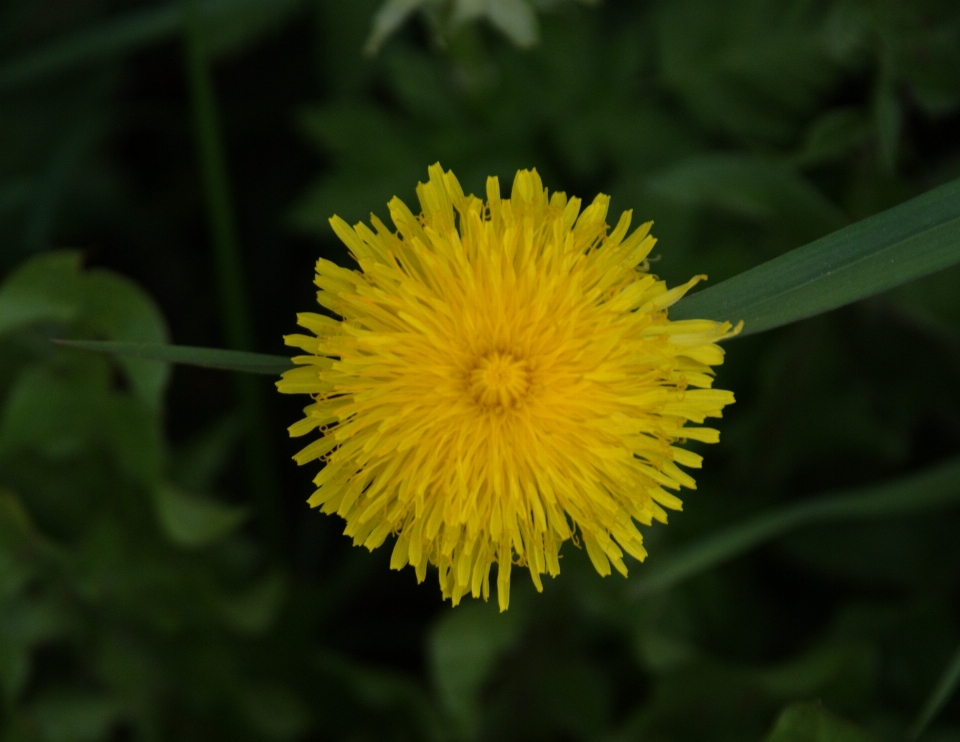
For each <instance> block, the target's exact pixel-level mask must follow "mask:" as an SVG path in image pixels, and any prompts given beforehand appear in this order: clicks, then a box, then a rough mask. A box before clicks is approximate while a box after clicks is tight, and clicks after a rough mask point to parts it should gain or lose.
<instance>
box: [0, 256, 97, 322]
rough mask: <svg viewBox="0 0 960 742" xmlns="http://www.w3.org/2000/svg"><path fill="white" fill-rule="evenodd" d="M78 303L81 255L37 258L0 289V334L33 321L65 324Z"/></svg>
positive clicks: (14, 273)
mask: <svg viewBox="0 0 960 742" xmlns="http://www.w3.org/2000/svg"><path fill="white" fill-rule="evenodd" d="M80 302H81V289H80V254H79V253H76V252H54V253H47V254H45V255H41V256H39V257H36V258H34V259H33V260H30V261H28V262H27V263H25V264H24V265H23V266H21V267H20V268H18V269H17V270H16V271H14V272H13V273H12V274H11V275H10V276H9V277H8V278H7V280H6V281H4V283H3V285H2V286H0V334H2V333H4V332H7V331H9V330H14V329H16V328H18V327H23V326H25V325H28V324H32V323H34V322H43V321H56V322H68V321H69V320H71V319H73V317H74V316H75V315H76V313H77V310H78V309H79V306H80Z"/></svg>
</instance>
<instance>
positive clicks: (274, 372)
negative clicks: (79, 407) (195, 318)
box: [54, 340, 293, 376]
mask: <svg viewBox="0 0 960 742" xmlns="http://www.w3.org/2000/svg"><path fill="white" fill-rule="evenodd" d="M54 342H55V343H56V344H57V345H64V346H66V347H68V348H81V349H83V350H93V351H96V352H98V353H111V354H113V355H118V356H125V357H131V358H140V359H143V360H148V361H165V362H166V363H182V364H184V365H187V366H201V367H203V368H216V369H221V370H223V371H242V372H244V373H250V374H265V375H267V376H279V375H280V374H282V373H283V372H284V371H289V370H290V369H291V368H293V363H291V362H290V359H289V358H286V357H285V356H272V355H267V354H266V353H246V352H244V351H239V350H222V349H220V348H196V347H189V346H185V345H160V344H158V343H117V342H112V341H106V340H55V341H54Z"/></svg>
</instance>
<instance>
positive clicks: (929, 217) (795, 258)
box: [670, 179, 960, 335]
mask: <svg viewBox="0 0 960 742" xmlns="http://www.w3.org/2000/svg"><path fill="white" fill-rule="evenodd" d="M958 262H960V179H957V180H954V181H952V182H950V183H947V184H946V185H943V186H940V187H939V188H935V189H933V190H932V191H929V192H927V193H925V194H923V195H922V196H918V197H917V198H914V199H912V200H910V201H907V202H906V203H903V204H900V205H899V206H895V207H894V208H892V209H888V210H886V211H884V212H881V213H879V214H876V215H875V216H871V217H869V218H867V219H864V220H862V221H859V222H857V223H856V224H851V225H850V226H848V227H844V228H843V229H841V230H838V231H837V232H834V233H833V234H830V235H827V236H826V237H823V238H821V239H819V240H816V241H815V242H811V243H810V244H808V245H805V246H804V247H800V248H797V249H796V250H793V251H791V252H788V253H787V254H786V255H781V256H780V257H779V258H775V259H773V260H770V261H768V262H766V263H763V264H762V265H759V266H757V267H756V268H751V269H750V270H748V271H745V272H744V273H741V274H740V275H738V276H734V277H733V278H731V279H729V280H727V281H724V282H723V283H720V284H718V285H716V286H714V287H712V288H709V289H706V290H704V291H701V292H699V293H696V294H694V295H692V296H688V297H686V298H684V299H682V300H681V301H680V302H678V303H677V304H676V305H675V306H674V307H672V308H671V309H670V318H671V319H693V318H697V317H703V318H707V319H716V320H728V321H731V322H738V321H740V320H743V322H744V328H743V332H742V333H741V335H750V334H752V333H755V332H763V331H764V330H771V329H773V328H775V327H780V326H781V325H786V324H789V323H790V322H796V321H797V320H801V319H805V318H806V317H812V316H814V315H816V314H820V313H821V312H828V311H830V310H831V309H836V308H837V307H841V306H843V305H845V304H849V303H851V302H855V301H857V300H859V299H865V298H866V297H868V296H872V295H873V294H877V293H880V292H881V291H886V290H887V289H890V288H893V287H894V286H898V285H900V284H902V283H906V282H908V281H912V280H914V279H916V278H920V277H921V276H925V275H927V274H929V273H933V272H934V271H938V270H941V269H943V268H947V267H949V266H951V265H953V264H955V263H958Z"/></svg>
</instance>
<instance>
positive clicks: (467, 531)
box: [277, 165, 740, 610]
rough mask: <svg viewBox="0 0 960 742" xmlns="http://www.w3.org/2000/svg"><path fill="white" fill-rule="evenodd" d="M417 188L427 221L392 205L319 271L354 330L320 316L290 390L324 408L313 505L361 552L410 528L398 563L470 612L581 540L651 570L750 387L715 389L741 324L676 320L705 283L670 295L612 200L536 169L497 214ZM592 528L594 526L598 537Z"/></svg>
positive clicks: (640, 232) (494, 197) (555, 562)
mask: <svg viewBox="0 0 960 742" xmlns="http://www.w3.org/2000/svg"><path fill="white" fill-rule="evenodd" d="M429 176H430V177H429V182H427V183H425V184H424V183H421V184H420V185H419V186H418V188H417V195H418V196H419V198H420V205H421V208H422V213H421V214H420V215H419V216H416V215H414V214H413V213H412V212H411V211H410V209H409V208H408V207H407V206H406V205H405V204H404V203H403V202H402V201H400V200H399V199H397V198H394V199H393V200H392V201H391V202H390V203H389V209H390V216H391V218H392V220H393V223H394V225H395V227H396V231H392V230H390V229H389V228H388V227H387V226H386V225H384V224H383V223H382V222H381V221H379V220H378V219H377V218H376V217H375V216H371V223H372V227H373V228H372V229H371V228H370V227H368V226H366V225H365V224H362V223H361V224H357V225H356V226H355V227H353V228H351V227H350V226H349V225H347V224H346V223H345V222H344V221H343V220H342V219H339V218H338V217H334V218H333V219H331V224H332V226H333V229H334V231H335V232H336V233H337V235H338V236H339V237H340V239H341V240H343V242H344V243H345V244H346V245H347V247H348V248H349V249H350V251H351V253H352V254H353V257H354V258H355V259H356V261H357V263H358V264H359V270H348V269H346V268H341V267H339V266H337V265H335V264H334V263H331V262H330V261H328V260H323V259H321V260H319V261H318V262H317V278H316V284H317V286H318V287H319V288H320V291H319V293H318V294H317V299H318V301H319V303H320V305H321V306H322V307H324V308H325V309H326V310H328V312H329V313H330V314H332V315H335V317H336V318H334V317H331V316H328V315H326V314H313V313H307V314H300V315H298V321H299V324H300V325H301V326H302V327H304V328H306V329H307V330H309V331H310V333H311V334H309V335H290V336H288V337H287V338H286V342H287V344H288V345H291V346H294V347H297V348H300V349H302V350H303V351H304V353H305V355H300V356H297V357H295V358H294V359H293V362H294V363H295V364H298V367H297V368H295V369H293V370H291V371H288V372H286V373H285V374H284V375H283V378H282V379H281V381H279V382H278V384H277V386H278V388H279V389H280V391H281V392H284V393H288V394H309V395H311V396H312V397H313V404H311V405H309V406H308V407H307V408H306V409H305V410H304V412H305V415H306V416H305V417H304V418H303V419H302V420H300V421H299V422H297V423H295V424H294V425H293V426H291V427H290V434H291V435H293V436H302V435H307V434H309V433H311V432H313V431H315V430H317V429H319V431H320V432H321V437H319V438H318V439H316V440H314V441H313V442H312V443H310V445H308V446H307V447H306V448H304V449H303V450H302V451H301V452H300V453H299V454H297V456H296V457H295V459H296V461H297V462H298V463H300V464H305V463H308V462H311V461H315V460H318V459H319V460H321V461H323V462H324V466H323V468H322V469H321V471H320V473H319V474H318V475H317V477H316V479H315V480H314V482H315V484H316V485H317V490H316V492H315V493H314V495H313V496H312V497H311V498H310V500H309V502H310V504H311V505H312V506H314V507H319V508H320V509H321V510H322V511H323V512H325V513H337V514H338V515H340V516H341V517H343V518H344V519H345V520H346V522H347V527H346V531H345V533H346V534H347V535H348V536H351V537H353V540H354V543H355V544H358V545H359V544H362V545H364V546H366V547H367V548H369V549H374V548H376V547H378V546H380V545H381V544H383V543H384V541H385V540H386V539H387V538H388V537H389V536H390V535H391V534H394V535H395V536H396V542H395V545H394V548H393V557H392V560H391V566H392V567H393V568H395V569H400V568H402V567H404V566H406V565H407V564H410V565H411V566H413V567H414V569H415V570H416V574H417V579H418V580H420V581H422V580H423V579H424V577H425V576H426V571H427V566H428V565H429V564H432V565H435V566H436V567H437V568H438V570H439V576H440V586H441V589H442V591H443V594H444V596H445V597H448V598H451V599H452V601H453V603H454V605H456V604H457V603H458V602H459V601H460V599H461V598H462V597H463V596H464V595H465V594H467V593H471V594H472V595H473V596H474V597H479V596H481V595H482V596H483V597H484V599H486V598H487V597H488V596H489V593H490V586H489V579H490V568H491V566H492V564H493V563H494V562H496V563H497V564H498V569H497V593H498V599H499V602H500V608H501V610H505V609H506V608H507V606H508V604H509V599H510V572H511V567H512V565H514V564H517V565H518V566H521V567H526V568H527V569H528V570H529V572H530V576H531V577H532V579H533V583H534V585H535V586H536V587H537V589H538V590H540V589H542V583H541V575H543V574H549V575H551V576H556V575H557V574H558V573H559V572H560V562H559V552H560V547H561V545H562V544H563V542H564V541H567V540H573V541H575V542H578V541H579V540H582V542H583V544H584V545H585V547H586V550H587V553H588V554H589V556H590V559H591V560H592V562H593V564H594V566H595V567H596V569H597V571H598V572H599V573H600V574H601V575H607V574H610V572H611V565H612V566H613V567H614V568H615V569H617V571H619V572H621V573H622V574H624V575H625V574H626V573H627V566H626V564H625V563H624V552H626V553H627V554H629V555H631V556H633V557H635V558H636V559H640V560H642V559H644V557H645V556H646V551H645V550H644V547H643V538H642V536H641V534H640V531H639V529H638V528H637V525H638V524H643V525H650V524H651V523H652V522H653V521H654V520H656V521H660V522H662V523H665V522H666V521H667V513H666V510H679V509H680V507H681V502H680V500H679V499H678V498H677V496H676V495H675V494H673V492H671V491H670V490H678V489H679V488H680V487H691V488H692V487H694V486H695V483H694V480H693V478H692V477H691V476H690V475H689V474H687V473H686V472H685V471H683V470H682V469H681V468H680V466H683V467H687V468H690V467H693V468H696V467H699V466H700V463H701V458H700V456H698V455H697V454H695V453H692V452H690V451H688V450H686V449H684V448H680V447H679V446H678V445H677V444H679V443H683V442H684V441H685V440H687V439H690V440H697V441H703V442H707V443H713V442H716V441H717V440H718V437H719V433H718V432H717V431H716V430H715V429H713V428H706V427H691V426H689V425H688V424H687V423H698V424H699V423H702V422H703V421H704V419H705V418H707V417H720V415H721V410H722V409H723V407H724V406H725V405H727V404H731V403H732V402H733V394H732V393H730V392H728V391H722V390H715V389H712V388H711V384H712V381H713V375H712V370H711V367H712V366H716V365H717V364H720V363H722V361H723V350H722V349H721V348H720V347H719V346H718V345H717V341H719V340H722V339H723V338H726V337H730V336H731V335H733V334H735V333H736V332H738V331H739V329H740V328H739V326H738V327H736V328H734V327H732V326H731V325H730V324H729V323H719V322H714V321H711V320H686V321H683V322H671V321H670V320H669V319H668V316H667V309H668V307H670V305H672V304H673V303H674V302H676V301H677V300H678V299H680V297H682V296H683V295H684V294H685V293H686V292H687V291H688V290H689V289H690V288H691V287H692V286H693V285H694V284H696V283H697V282H698V281H700V280H701V279H702V278H704V276H697V277H695V278H693V279H691V280H690V281H688V282H687V283H685V284H683V285H682V286H678V287H676V288H673V289H667V287H666V285H665V283H664V282H663V281H660V280H658V279H657V277H656V276H654V275H652V274H651V273H649V271H648V267H649V266H648V264H647V262H646V258H647V256H648V255H649V253H650V250H651V249H652V248H653V246H654V243H655V240H654V239H653V237H651V236H650V234H649V231H650V225H651V223H649V222H648V223H646V224H643V225H642V226H640V227H639V228H638V229H636V230H635V231H634V232H632V233H631V234H629V235H628V231H629V227H630V220H631V214H630V212H626V213H625V214H623V216H622V217H621V218H620V220H619V221H618V222H617V225H616V226H615V227H614V228H613V230H612V231H611V230H610V228H609V226H608V225H607V223H606V221H605V220H606V216H607V207H608V204H609V198H608V197H607V196H604V195H602V194H601V195H599V196H597V198H596V199H595V200H594V201H593V203H592V204H591V205H590V206H588V207H587V208H586V209H583V211H582V212H581V209H580V206H581V204H580V200H579V199H577V198H570V199H568V198H567V197H566V195H565V194H563V193H554V194H552V195H550V194H548V192H547V190H546V189H545V188H544V187H543V185H542V184H541V182H540V177H539V176H538V175H537V172H536V171H535V170H532V171H530V170H523V171H520V172H518V173H517V175H516V178H515V180H514V183H513V189H512V191H511V194H510V198H509V199H504V198H501V196H500V186H499V183H498V181H497V179H496V178H489V179H488V180H487V199H486V202H484V201H483V200H481V199H480V198H477V197H475V196H465V195H464V193H463V190H462V189H461V187H460V184H459V183H458V182H457V180H456V178H455V177H454V175H453V173H451V172H444V171H443V169H442V168H441V167H440V166H439V165H434V166H433V167H431V168H430V169H429ZM578 534H579V535H578Z"/></svg>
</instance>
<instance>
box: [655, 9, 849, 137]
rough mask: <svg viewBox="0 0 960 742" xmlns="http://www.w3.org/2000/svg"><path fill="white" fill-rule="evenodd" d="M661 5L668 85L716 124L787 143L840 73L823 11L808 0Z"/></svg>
mask: <svg viewBox="0 0 960 742" xmlns="http://www.w3.org/2000/svg"><path fill="white" fill-rule="evenodd" d="M659 8H660V12H659V13H658V24H657V30H658V32H659V50H660V62H661V68H662V75H663V80H664V83H665V85H666V86H667V87H668V89H669V90H671V92H674V93H676V94H678V95H679V96H680V98H681V99H682V100H683V102H684V103H685V104H686V105H687V106H688V108H689V109H690V110H691V111H692V112H693V114H694V115H695V116H697V117H698V118H699V119H700V120H701V121H703V122H704V123H705V124H706V125H707V126H710V127H712V128H719V129H721V130H722V131H725V132H729V133H731V134H733V135H735V136H738V137H740V138H751V139H752V138H757V139H760V140H762V141H772V142H783V141H786V140H788V139H789V138H790V137H791V136H793V135H794V134H795V133H796V131H797V128H798V126H799V124H800V121H801V120H802V119H801V117H802V116H803V115H804V114H806V113H808V112H811V111H812V109H813V108H814V106H815V105H816V101H817V99H818V97H819V95H820V94H822V92H823V91H825V90H827V89H828V88H829V86H830V85H831V84H832V83H833V81H834V80H835V79H836V77H837V75H838V73H839V66H838V65H837V62H836V60H834V59H833V58H832V56H831V54H830V52H829V49H828V46H827V44H826V39H825V37H824V31H823V20H822V17H821V16H820V14H819V13H818V12H817V8H816V7H815V6H814V3H811V2H808V1H806V0H731V1H730V2H726V3H723V4H722V5H720V4H714V3H704V2H695V1H691V0H677V1H674V2H669V3H663V4H662V5H660V6H659Z"/></svg>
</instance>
